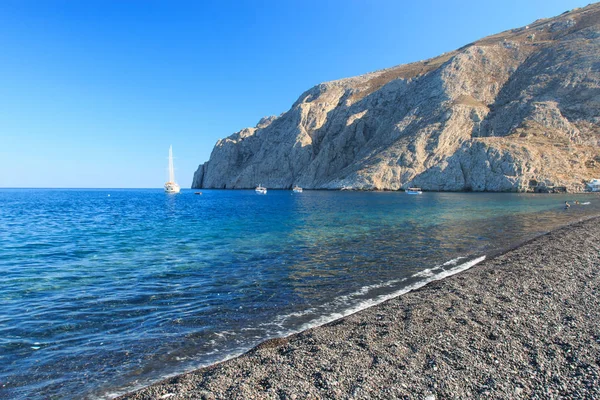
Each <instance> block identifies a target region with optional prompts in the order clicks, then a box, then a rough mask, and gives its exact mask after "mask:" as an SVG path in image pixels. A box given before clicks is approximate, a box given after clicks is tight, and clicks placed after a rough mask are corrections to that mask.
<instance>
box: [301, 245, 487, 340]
mask: <svg viewBox="0 0 600 400" xmlns="http://www.w3.org/2000/svg"><path fill="white" fill-rule="evenodd" d="M483 260H485V256H481V257H478V258H475V259H473V260H471V261H468V262H466V263H463V264H460V265H458V266H457V267H455V268H452V269H449V270H447V271H441V272H440V273H438V274H435V275H433V276H431V277H429V278H427V279H424V280H422V281H419V282H415V283H413V284H412V285H409V286H407V287H405V288H402V289H400V290H397V291H395V292H393V293H390V294H386V295H382V296H379V297H377V298H374V299H369V300H365V301H362V302H360V303H358V304H357V305H355V306H353V307H350V308H348V309H346V310H344V311H341V312H337V313H332V314H329V315H324V316H322V317H319V318H317V319H315V320H313V321H311V322H308V323H306V324H304V325H302V326H301V327H300V329H298V330H297V332H300V331H304V330H306V329H310V328H315V327H318V326H321V325H324V324H327V323H329V322H332V321H335V320H336V319H340V318H343V317H346V316H348V315H350V314H354V313H356V312H359V311H362V310H364V309H366V308H369V307H373V306H376V305H378V304H381V303H383V302H384V301H386V300H389V299H393V298H394V297H398V296H401V295H403V294H406V293H408V292H410V291H413V290H416V289H419V288H421V287H423V286H425V285H427V284H428V283H430V282H434V281H438V280H440V279H444V278H447V277H449V276H452V275H455V274H457V273H459V272H462V271H466V270H467V269H469V268H471V267H473V266H474V265H476V264H479V263H480V262H481V261H483Z"/></svg>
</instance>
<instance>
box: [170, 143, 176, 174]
mask: <svg viewBox="0 0 600 400" xmlns="http://www.w3.org/2000/svg"><path fill="white" fill-rule="evenodd" d="M169 182H173V183H175V169H174V168H173V145H171V146H169Z"/></svg>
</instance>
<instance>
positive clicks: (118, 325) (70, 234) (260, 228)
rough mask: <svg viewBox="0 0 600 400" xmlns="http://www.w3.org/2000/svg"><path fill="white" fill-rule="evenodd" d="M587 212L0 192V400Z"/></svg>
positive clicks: (254, 328)
mask: <svg viewBox="0 0 600 400" xmlns="http://www.w3.org/2000/svg"><path fill="white" fill-rule="evenodd" d="M567 200H568V201H569V202H570V203H571V204H573V202H574V201H575V200H577V201H579V202H580V203H589V204H585V205H583V204H580V205H572V207H571V208H570V209H568V210H565V209H564V207H563V206H564V202H565V201H567ZM598 214H600V196H598V195H597V194H585V195H558V194H555V195H548V194H543V195H542V194H538V195H535V194H504V193H496V194H491V193H423V194H422V195H408V194H405V193H402V192H347V191H343V192H340V191H304V193H292V192H291V191H274V190H271V191H269V192H268V194H266V195H259V194H256V193H254V191H249V190H248V191H244V190H240V191H225V190H223V191H221V190H203V191H202V195H196V194H194V191H192V190H184V191H183V192H182V193H181V194H179V195H166V194H165V193H163V192H162V191H161V190H118V189H111V190H109V189H97V190H74V189H73V190H68V189H60V190H59V189H56V190H54V189H2V190H0V398H2V399H5V398H6V399H9V398H10V399H53V398H57V399H63V398H107V397H111V396H114V395H116V394H118V393H122V392H123V391H128V390H131V389H133V388H136V387H139V386H140V385H145V384H148V383H151V382H154V381H156V380H159V379H161V378H164V377H166V376H170V375H172V374H176V373H181V372H184V371H188V370H190V369H193V368H197V367H199V366H203V365H207V364H211V363H214V362H217V361H220V360H223V359H224V358H227V357H231V356H233V355H236V354H239V353H240V352H243V351H245V350H247V349H249V348H251V347H252V346H254V345H256V344H258V343H260V342H261V341H263V340H265V339H268V338H272V337H278V336H283V335H288V334H290V333H292V332H297V331H299V330H302V329H306V328H308V327H310V326H315V325H318V324H322V323H325V322H327V321H331V320H333V319H335V318H338V317H340V316H343V315H347V314H348V313H351V312H353V311H356V310H359V309H362V308H365V307H367V306H369V305H372V304H375V303H377V302H379V301H382V300H384V299H386V298H389V297H392V296H394V295H397V294H400V293H403V292H406V291H407V290H409V289H411V288H415V287H418V286H420V285H423V284H424V283H426V282H428V281H431V280H434V279H439V278H442V277H444V276H447V275H450V274H452V273H454V272H457V271H460V270H464V269H466V268H468V267H470V266H472V265H474V264H476V263H477V262H479V261H481V260H482V259H483V258H484V257H490V256H492V255H494V254H496V253H498V252H499V251H502V250H506V249H508V248H510V247H512V246H515V245H517V244H519V243H522V242H523V241H526V240H528V239H530V238H533V237H535V236H537V235H540V234H542V233H544V232H547V231H549V230H552V229H554V228H556V227H558V226H562V225H565V224H568V223H570V222H573V221H576V220H580V219H583V218H587V217H589V216H593V215H598Z"/></svg>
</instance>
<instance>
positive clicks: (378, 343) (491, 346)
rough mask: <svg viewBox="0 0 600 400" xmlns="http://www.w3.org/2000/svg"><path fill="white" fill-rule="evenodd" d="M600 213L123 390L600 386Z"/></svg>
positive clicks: (406, 394) (278, 393) (590, 394)
mask: <svg viewBox="0 0 600 400" xmlns="http://www.w3.org/2000/svg"><path fill="white" fill-rule="evenodd" d="M599 288H600V218H598V217H596V218H592V219H587V220H585V221H580V222H577V223H574V224H571V225H569V226H566V227H563V228H560V229H558V230H555V231H552V232H550V233H547V234H545V235H542V236H539V237H537V238H535V239H533V240H531V241H529V242H526V243H524V244H522V245H520V246H519V247H517V248H514V249H511V250H509V251H507V252H505V253H503V254H500V255H497V256H495V257H493V258H489V259H487V260H485V261H484V262H482V263H480V264H478V265H476V266H474V267H472V268H471V269H469V270H467V271H464V272H462V273H459V274H457V275H454V276H451V277H448V278H445V279H443V280H440V281H436V282H432V283H429V284H428V285H426V286H424V287H422V288H420V289H417V290H414V291H412V292H409V293H407V294H404V295H402V296H399V297H396V298H393V299H391V300H388V301H386V302H384V303H381V304H379V305H377V306H373V307H371V308H368V309H365V310H363V311H360V312H357V313H355V314H352V315H349V316H347V317H345V318H342V319H339V320H336V321H334V322H331V323H329V324H326V325H323V326H320V327H316V328H312V329H309V330H306V331H303V332H300V333H298V334H295V335H292V336H289V337H286V338H281V339H273V340H269V341H266V342H264V343H262V344H261V345H259V346H257V347H256V348H254V349H252V350H251V351H249V352H247V353H245V354H243V355H241V356H239V357H237V358H234V359H230V360H228V361H225V362H222V363H219V364H216V365H213V366H210V367H206V368H202V369H199V370H196V371H194V372H190V373H187V374H184V375H179V376H176V377H173V378H169V379H167V380H164V381H162V382H159V383H156V384H154V385H152V386H149V387H146V388H143V389H141V390H139V391H136V392H132V393H129V394H126V395H124V396H121V397H120V399H132V400H133V399H161V398H162V399H167V398H168V399H225V398H227V399H251V398H255V399H304V398H333V399H348V398H351V399H367V398H369V399H389V398H406V399H427V400H431V399H446V398H448V399H453V398H456V399H459V398H561V397H563V398H589V399H591V398H599V397H600V289H599Z"/></svg>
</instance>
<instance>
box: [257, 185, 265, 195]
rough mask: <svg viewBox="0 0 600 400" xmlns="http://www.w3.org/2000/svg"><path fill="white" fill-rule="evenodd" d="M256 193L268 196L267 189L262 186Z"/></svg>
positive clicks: (258, 187) (259, 186)
mask: <svg viewBox="0 0 600 400" xmlns="http://www.w3.org/2000/svg"><path fill="white" fill-rule="evenodd" d="M254 191H255V192H256V193H258V194H267V188H266V187H264V186H262V185H258V186H257V187H256V189H254Z"/></svg>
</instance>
